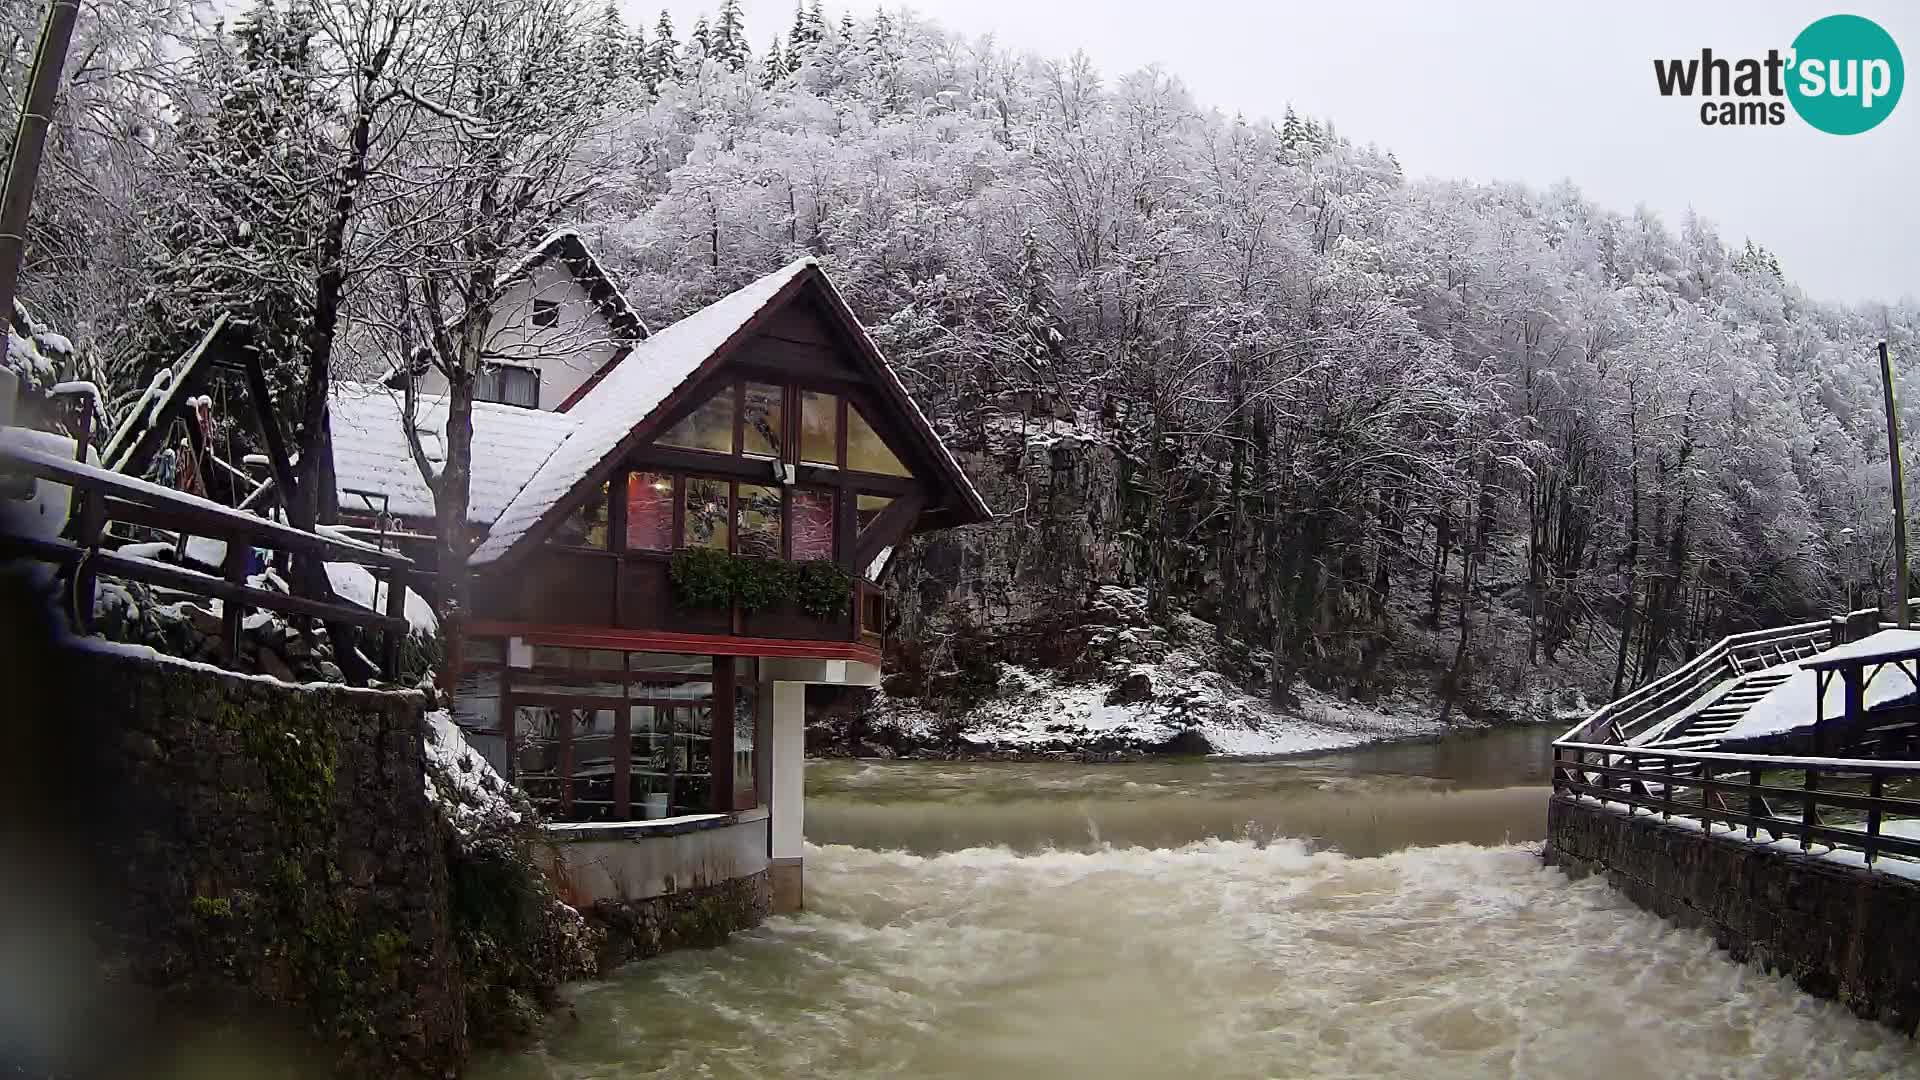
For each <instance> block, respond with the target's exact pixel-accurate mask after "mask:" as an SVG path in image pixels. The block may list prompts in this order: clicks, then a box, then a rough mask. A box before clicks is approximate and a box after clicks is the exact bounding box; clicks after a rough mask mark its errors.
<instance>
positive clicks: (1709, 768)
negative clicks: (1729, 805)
mask: <svg viewBox="0 0 1920 1080" xmlns="http://www.w3.org/2000/svg"><path fill="white" fill-rule="evenodd" d="M1700 831H1701V832H1704V833H1706V834H1707V835H1708V836H1712V835H1713V762H1711V761H1708V760H1706V759H1704V758H1702V759H1701V761H1700Z"/></svg>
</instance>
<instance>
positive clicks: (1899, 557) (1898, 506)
mask: <svg viewBox="0 0 1920 1080" xmlns="http://www.w3.org/2000/svg"><path fill="white" fill-rule="evenodd" d="M1880 386H1881V390H1882V392H1883V396H1884V397H1885V399H1886V405H1887V458H1888V464H1889V466H1890V467H1891V468H1892V469H1893V559H1894V603H1895V604H1897V605H1898V607H1896V608H1895V609H1894V618H1895V619H1896V620H1897V621H1898V622H1899V624H1900V629H1902V630H1905V629H1907V626H1908V623H1909V619H1910V617H1911V616H1910V614H1909V612H1908V611H1907V489H1906V487H1905V481H1904V479H1903V477H1902V472H1903V470H1902V469H1901V466H1900V415H1899V411H1898V406H1899V402H1898V399H1897V396H1896V395H1895V393H1894V389H1893V361H1892V360H1890V359H1888V358H1887V343H1886V342H1884V341H1883V342H1881V343H1880Z"/></svg>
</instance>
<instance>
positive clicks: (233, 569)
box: [220, 536, 253, 671]
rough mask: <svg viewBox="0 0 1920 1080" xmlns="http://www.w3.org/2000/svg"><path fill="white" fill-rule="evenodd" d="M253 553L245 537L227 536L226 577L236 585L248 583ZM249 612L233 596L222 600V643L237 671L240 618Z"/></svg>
mask: <svg viewBox="0 0 1920 1080" xmlns="http://www.w3.org/2000/svg"><path fill="white" fill-rule="evenodd" d="M251 554H253V548H252V547H251V546H249V545H248V544H247V542H246V540H245V538H243V537H239V536H229V537H227V557H226V561H225V562H224V563H223V564H222V568H223V569H224V570H225V571H226V579H227V581H229V582H231V583H232V584H235V585H245V584H246V583H247V557H248V556H249V555H251ZM246 614H247V609H246V605H244V604H241V603H239V602H237V601H235V600H233V599H231V598H229V599H226V600H222V601H221V602H220V644H221V646H222V647H223V648H225V649H226V652H227V663H228V664H230V665H232V667H233V668H234V669H235V670H236V671H237V670H239V667H240V620H241V619H243V618H245V617H246Z"/></svg>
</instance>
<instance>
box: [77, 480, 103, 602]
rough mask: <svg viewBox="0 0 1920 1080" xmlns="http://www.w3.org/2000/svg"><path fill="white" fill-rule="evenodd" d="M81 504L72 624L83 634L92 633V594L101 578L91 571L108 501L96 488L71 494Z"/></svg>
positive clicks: (98, 546) (98, 545)
mask: <svg viewBox="0 0 1920 1080" xmlns="http://www.w3.org/2000/svg"><path fill="white" fill-rule="evenodd" d="M72 497H73V498H76V499H78V500H79V501H80V518H79V521H78V522H77V525H78V527H77V528H76V529H75V530H74V534H73V538H74V541H75V542H76V543H78V544H79V545H80V546H81V547H82V548H85V549H86V553H85V554H83V555H82V556H81V557H80V562H79V564H78V565H76V566H75V567H74V568H73V624H74V629H75V630H77V631H78V632H79V633H82V634H91V633H93V591H94V586H95V584H96V583H98V581H99V580H100V575H99V574H98V573H96V572H95V571H94V569H93V559H92V556H93V554H94V553H96V552H98V551H99V550H100V534H101V533H102V532H104V531H106V527H107V499H106V496H104V495H102V494H101V493H100V491H99V489H97V488H88V489H87V490H86V491H84V492H83V491H78V490H76V491H74V493H73V496H72Z"/></svg>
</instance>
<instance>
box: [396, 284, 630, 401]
mask: <svg viewBox="0 0 1920 1080" xmlns="http://www.w3.org/2000/svg"><path fill="white" fill-rule="evenodd" d="M535 300H551V301H557V302H558V303H559V305H560V311H559V321H558V322H556V323H555V324H554V325H553V326H535V325H533V303H534V301H535ZM621 344H622V343H621V341H620V340H619V339H618V338H617V337H615V336H614V333H613V328H612V326H611V325H610V324H609V323H608V322H607V318H606V316H605V315H603V314H601V313H600V309H599V308H598V307H597V306H595V304H594V303H593V299H592V298H591V297H590V296H588V295H587V290H586V289H585V288H583V287H582V286H581V285H580V283H579V282H578V281H576V280H575V279H574V276H573V274H572V273H571V272H570V271H568V269H567V268H566V265H565V264H564V263H562V262H561V261H560V260H559V259H557V258H554V259H548V260H546V261H544V262H542V263H541V264H540V265H539V266H536V267H534V268H533V271H532V272H531V273H529V274H528V275H527V276H526V277H524V278H522V279H521V280H520V281H518V282H516V283H515V284H514V286H513V287H512V288H511V289H509V290H508V291H507V294H506V296H504V297H502V298H501V300H500V304H499V306H498V307H497V308H496V309H495V310H494V313H493V324H492V326H491V327H489V328H488V331H487V353H488V355H489V356H490V357H492V358H494V359H496V360H498V361H500V362H501V363H507V364H519V365H521V366H523V367H531V368H538V369H539V371H540V407H541V408H542V409H547V410H553V409H557V408H559V407H560V403H561V402H563V401H565V400H567V397H568V395H570V394H572V393H573V392H574V391H575V390H578V389H579V388H580V384H582V383H584V382H586V381H587V379H588V378H589V377H591V376H592V375H593V373H594V372H596V371H598V370H600V369H601V368H602V367H603V366H605V365H606V363H607V361H609V360H611V359H613V354H614V353H615V352H617V351H618V350H619V348H620V345H621ZM420 389H421V390H422V391H424V392H426V393H429V394H444V393H446V392H447V380H446V377H445V376H443V375H441V374H440V372H439V371H438V370H433V371H429V372H428V373H427V374H425V375H423V376H421V378H420Z"/></svg>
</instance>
